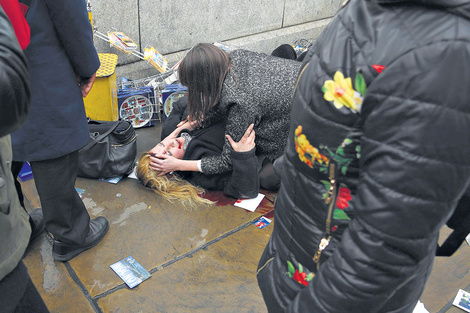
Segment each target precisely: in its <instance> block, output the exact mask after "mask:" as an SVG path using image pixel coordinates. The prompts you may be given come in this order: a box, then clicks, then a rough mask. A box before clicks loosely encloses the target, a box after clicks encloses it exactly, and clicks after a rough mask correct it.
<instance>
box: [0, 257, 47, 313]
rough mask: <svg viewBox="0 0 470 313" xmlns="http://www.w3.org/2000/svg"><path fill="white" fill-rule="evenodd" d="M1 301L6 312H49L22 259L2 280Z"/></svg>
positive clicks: (0, 284) (0, 286)
mask: <svg viewBox="0 0 470 313" xmlns="http://www.w3.org/2000/svg"><path fill="white" fill-rule="evenodd" d="M0 303H1V306H2V308H1V310H2V312H5V313H31V312H34V313H48V312H49V310H48V309H47V307H46V304H45V303H44V301H43V300H42V298H41V295H40V294H39V292H38V291H37V289H36V287H35V286H34V284H33V282H32V281H31V278H30V277H29V274H28V269H27V268H26V266H25V265H24V264H23V262H22V261H21V262H20V263H19V264H18V266H17V267H15V269H14V270H13V271H11V273H10V274H8V275H7V276H5V277H4V278H3V279H2V280H1V281H0Z"/></svg>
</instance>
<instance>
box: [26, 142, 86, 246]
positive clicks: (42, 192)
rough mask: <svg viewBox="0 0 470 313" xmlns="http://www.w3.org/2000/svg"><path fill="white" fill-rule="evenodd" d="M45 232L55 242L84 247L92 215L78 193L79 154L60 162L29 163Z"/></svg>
mask: <svg viewBox="0 0 470 313" xmlns="http://www.w3.org/2000/svg"><path fill="white" fill-rule="evenodd" d="M30 164H31V169H32V171H33V177H34V182H35V184H36V189H37V191H38V195H39V199H40V200H41V206H42V211H43V213H44V221H45V223H46V229H47V230H48V231H49V232H50V233H51V234H52V235H53V236H54V239H58V240H61V241H64V242H66V243H69V244H79V245H81V244H83V243H85V239H86V236H87V235H88V230H89V224H90V215H89V214H88V212H87V210H86V208H85V205H84V204H83V201H82V199H80V196H79V195H78V193H77V191H76V190H75V181H76V179H77V171H78V150H77V151H75V152H72V153H70V154H67V155H64V156H62V157H59V158H57V159H52V160H45V161H35V162H30Z"/></svg>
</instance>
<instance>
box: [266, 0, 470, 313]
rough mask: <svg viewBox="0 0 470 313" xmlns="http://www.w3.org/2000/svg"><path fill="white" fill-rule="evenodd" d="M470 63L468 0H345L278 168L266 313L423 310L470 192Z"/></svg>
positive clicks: (316, 53)
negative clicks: (443, 244)
mask: <svg viewBox="0 0 470 313" xmlns="http://www.w3.org/2000/svg"><path fill="white" fill-rule="evenodd" d="M468 64H470V1H468V0H447V1H442V0H427V1H423V0H409V1H405V0H354V1H349V2H348V1H345V2H344V4H343V8H342V9H341V10H340V11H339V12H338V14H337V15H336V16H335V18H334V19H333V20H332V21H331V23H330V24H329V25H328V26H327V27H326V28H325V29H324V31H323V32H322V34H321V35H320V36H319V38H318V39H317V40H316V41H315V43H314V45H313V47H311V48H310V49H309V52H308V54H307V56H306V57H305V59H304V62H303V68H302V71H301V74H300V76H299V79H298V84H297V86H296V89H295V94H294V102H293V107H292V113H291V123H290V131H289V135H288V141H287V146H286V150H285V153H284V155H283V156H282V157H281V158H279V159H278V161H277V162H275V163H274V165H275V170H276V171H277V172H278V173H279V174H280V177H281V180H282V182H281V189H280V191H279V193H278V198H277V200H276V205H275V212H276V215H275V223H274V229H273V232H272V235H271V238H270V240H269V242H268V244H267V246H266V248H265V250H264V252H263V254H262V257H261V259H260V262H259V266H258V272H257V279H258V284H259V287H260V289H261V292H262V294H263V297H264V299H265V303H266V306H267V308H268V311H269V312H270V313H272V312H302V313H303V312H315V313H318V312H328V313H335V312H338V313H344V312H348V313H355V312H357V313H365V312H381V313H383V312H396V313H398V312H400V313H406V312H412V311H413V309H414V308H415V306H416V304H417V303H418V299H419V298H420V296H421V294H422V292H423V289H424V287H425V284H426V281H427V279H428V277H429V275H430V272H431V268H432V264H433V260H434V257H435V254H436V247H437V242H438V237H439V232H440V229H441V226H443V225H444V224H445V223H446V221H447V220H448V219H449V217H450V216H451V215H452V214H453V211H454V210H455V207H456V205H457V202H458V201H459V199H460V198H461V197H462V195H463V194H464V192H465V190H466V189H467V188H468V187H469V186H470V159H469V155H470V122H469V121H470V105H469V99H470V89H469V88H467V87H466V86H468V85H469V84H470V71H469V70H468V67H467V66H466V65H468ZM459 86H460V87H462V88H459ZM463 287H465V286H462V288H463Z"/></svg>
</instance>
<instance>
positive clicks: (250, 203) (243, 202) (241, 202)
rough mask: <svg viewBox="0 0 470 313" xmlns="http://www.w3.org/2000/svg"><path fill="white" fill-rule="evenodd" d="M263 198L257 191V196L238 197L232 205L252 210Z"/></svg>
mask: <svg viewBox="0 0 470 313" xmlns="http://www.w3.org/2000/svg"><path fill="white" fill-rule="evenodd" d="M263 198H264V195H263V194H262V193H259V194H258V196H257V197H256V198H254V199H238V200H237V201H236V202H235V204H234V205H235V206H238V207H240V208H242V209H245V210H248V211H251V212H254V211H255V210H256V208H257V207H258V205H259V204H260V203H261V201H262V200H263Z"/></svg>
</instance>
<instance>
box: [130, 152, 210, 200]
mask: <svg viewBox="0 0 470 313" xmlns="http://www.w3.org/2000/svg"><path fill="white" fill-rule="evenodd" d="M149 163H150V154H149V153H148V152H144V153H142V155H141V156H140V158H139V163H138V165H137V169H136V174H137V178H138V179H139V181H140V183H141V184H142V185H143V186H144V187H145V188H147V189H150V190H152V191H153V192H155V193H156V194H158V195H160V196H162V197H163V198H164V199H165V200H168V201H170V202H173V201H174V200H177V201H180V202H181V203H182V204H183V206H184V207H185V208H191V209H192V208H196V207H197V206H198V205H201V204H203V205H212V204H215V202H213V201H211V200H208V199H204V198H202V197H201V196H200V195H202V194H204V192H205V191H204V189H203V188H200V187H197V186H194V185H192V184H191V183H189V182H188V181H186V180H183V179H181V178H180V177H178V176H177V175H171V176H169V175H162V176H158V174H159V172H156V171H154V170H152V169H150V168H149Z"/></svg>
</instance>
